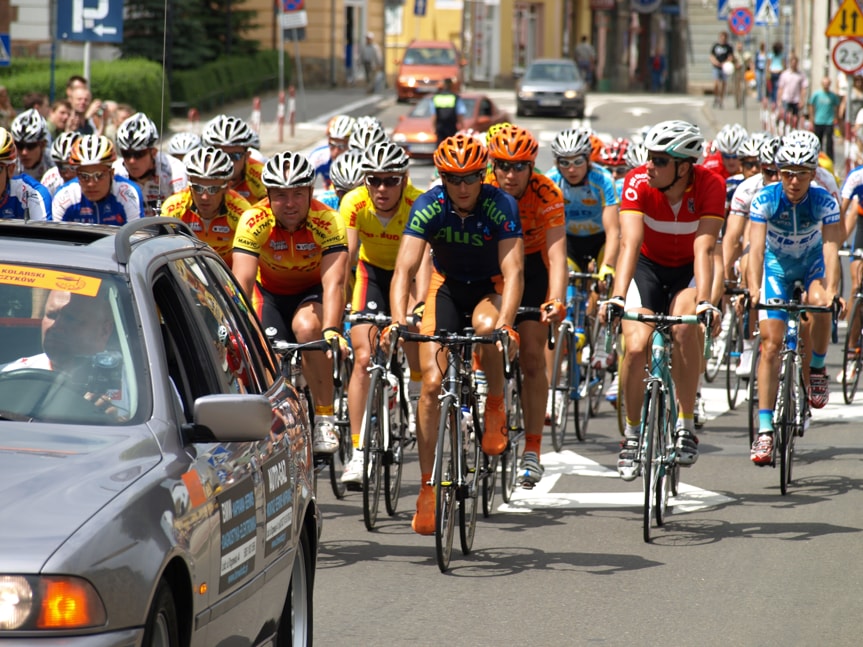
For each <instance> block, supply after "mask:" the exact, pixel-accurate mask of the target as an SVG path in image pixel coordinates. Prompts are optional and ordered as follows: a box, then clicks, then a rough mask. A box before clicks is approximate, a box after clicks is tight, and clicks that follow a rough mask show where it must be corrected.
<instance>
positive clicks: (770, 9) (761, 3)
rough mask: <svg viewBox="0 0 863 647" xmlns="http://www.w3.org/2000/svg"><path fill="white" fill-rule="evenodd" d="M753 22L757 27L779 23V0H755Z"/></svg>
mask: <svg viewBox="0 0 863 647" xmlns="http://www.w3.org/2000/svg"><path fill="white" fill-rule="evenodd" d="M755 24H756V25H758V26H759V27H766V26H767V25H778V24H779V0H755Z"/></svg>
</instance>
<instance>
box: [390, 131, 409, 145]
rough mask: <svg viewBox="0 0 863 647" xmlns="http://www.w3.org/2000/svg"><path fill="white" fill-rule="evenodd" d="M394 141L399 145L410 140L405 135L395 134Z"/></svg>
mask: <svg viewBox="0 0 863 647" xmlns="http://www.w3.org/2000/svg"><path fill="white" fill-rule="evenodd" d="M392 140H393V141H394V142H395V143H397V144H403V143H405V142H406V141H407V140H408V138H407V137H406V136H405V134H404V133H393V136H392Z"/></svg>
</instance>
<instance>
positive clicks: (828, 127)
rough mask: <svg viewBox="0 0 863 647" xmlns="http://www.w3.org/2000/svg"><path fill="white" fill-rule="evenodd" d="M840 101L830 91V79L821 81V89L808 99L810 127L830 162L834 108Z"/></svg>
mask: <svg viewBox="0 0 863 647" xmlns="http://www.w3.org/2000/svg"><path fill="white" fill-rule="evenodd" d="M840 102H841V99H840V98H839V95H838V94H836V93H835V92H833V91H832V90H831V89H830V77H829V76H825V77H824V78H823V79H821V89H820V90H818V91H817V92H815V93H813V94H812V96H811V97H810V98H809V105H811V106H812V113H813V114H812V125H813V128H812V129H813V130H814V131H815V134H816V135H818V139H820V140H821V150H822V151H824V152H825V153H826V155H827V157H829V158H830V159H831V160H832V159H833V127H834V124H835V123H836V108H838V107H839V103H840Z"/></svg>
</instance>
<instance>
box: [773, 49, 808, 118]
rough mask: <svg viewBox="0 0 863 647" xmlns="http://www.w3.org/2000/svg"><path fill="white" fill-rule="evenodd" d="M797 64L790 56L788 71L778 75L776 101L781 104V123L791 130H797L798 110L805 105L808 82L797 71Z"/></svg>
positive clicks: (794, 58) (792, 56)
mask: <svg viewBox="0 0 863 647" xmlns="http://www.w3.org/2000/svg"><path fill="white" fill-rule="evenodd" d="M797 64H798V61H797V57H796V56H795V55H793V54H792V55H791V57H790V58H789V59H788V69H787V70H784V71H783V72H782V74H780V75H779V89H778V90H777V99H779V101H781V102H782V112H781V113H780V118H781V121H784V122H785V123H786V124H787V125H788V127H789V128H791V129H792V130H793V129H795V128H797V122H798V120H799V118H800V108H801V107H802V106H804V105H806V94H807V93H808V91H809V81H808V80H807V78H806V76H805V75H804V74H803V73H802V72H801V71H800V70H799V69H797Z"/></svg>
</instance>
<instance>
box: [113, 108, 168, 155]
mask: <svg viewBox="0 0 863 647" xmlns="http://www.w3.org/2000/svg"><path fill="white" fill-rule="evenodd" d="M157 141H159V130H158V129H157V128H156V124H154V123H153V121H152V120H151V119H150V118H149V117H148V116H147V115H145V114H144V113H143V112H136V113H135V114H134V115H132V116H131V117H129V118H128V119H126V121H124V122H123V123H122V124H120V127H119V128H118V129H117V147H118V148H119V149H120V150H125V151H141V150H144V149H146V148H152V147H153V146H154V145H155V144H156V142H157Z"/></svg>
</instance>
